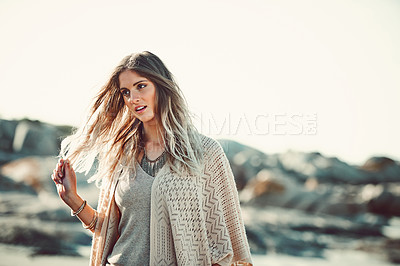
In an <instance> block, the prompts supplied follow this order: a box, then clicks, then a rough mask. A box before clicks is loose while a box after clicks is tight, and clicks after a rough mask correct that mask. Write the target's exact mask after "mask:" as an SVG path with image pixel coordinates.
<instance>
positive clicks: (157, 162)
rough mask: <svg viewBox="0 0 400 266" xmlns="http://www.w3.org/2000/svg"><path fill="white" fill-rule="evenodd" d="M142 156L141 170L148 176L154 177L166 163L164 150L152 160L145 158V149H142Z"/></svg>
mask: <svg viewBox="0 0 400 266" xmlns="http://www.w3.org/2000/svg"><path fill="white" fill-rule="evenodd" d="M143 151H144V154H143V158H142V160H141V161H140V166H141V167H142V169H143V170H144V171H145V172H146V173H147V174H148V175H150V176H152V177H155V176H156V174H157V173H158V171H160V169H161V168H162V167H163V166H164V164H165V162H166V161H167V154H166V152H165V150H164V151H163V152H162V153H161V155H160V156H158V157H157V158H156V159H154V160H150V159H149V158H147V154H146V149H144V148H143Z"/></svg>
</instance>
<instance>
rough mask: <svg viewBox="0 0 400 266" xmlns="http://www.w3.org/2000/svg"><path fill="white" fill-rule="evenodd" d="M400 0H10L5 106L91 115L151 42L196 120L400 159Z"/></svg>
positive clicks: (4, 10)
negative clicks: (109, 83)
mask: <svg viewBox="0 0 400 266" xmlns="http://www.w3.org/2000/svg"><path fill="white" fill-rule="evenodd" d="M398 14H400V2H399V1H396V0H392V1H390V0H387V1H386V0H374V1H373V0H365V1H361V0H360V1H353V0H337V1H324V0H322V1H309V0H308V1H307V0H306V1H296V0H282V1H278V0H275V1H273V0H249V1H236V0H234V1H228V0H214V1H213V0H203V1H177V0H172V1H154V0H150V1H132V0H131V1H118V0H117V1H113V2H112V3H111V2H110V1H76V0H71V1H22V0H0V36H1V42H0V92H1V94H0V95H1V96H0V118H3V119H19V118H23V117H27V118H30V119H35V120H36V119H37V120H41V121H44V122H48V123H53V124H59V125H61V124H68V125H73V126H78V125H80V124H81V123H82V122H83V120H84V118H85V114H86V112H87V109H88V107H89V104H90V103H91V101H92V99H93V97H94V96H95V95H96V93H97V91H98V90H99V88H100V87H101V86H102V85H103V84H104V83H105V81H106V80H107V78H108V77H109V75H110V73H111V71H112V70H113V68H114V67H115V66H116V65H117V64H118V62H119V61H120V60H121V59H122V58H123V57H124V56H125V55H128V54H131V53H133V52H139V51H144V50H148V51H151V52H153V53H155V54H156V55H158V56H159V57H160V58H161V59H162V60H163V61H164V63H165V64H166V65H167V67H168V68H169V69H170V71H171V72H172V73H173V74H174V76H175V77H176V79H177V81H178V83H179V85H180V87H181V89H182V91H183V93H184V95H185V97H186V100H187V102H188V105H189V108H190V110H191V111H192V113H193V116H194V122H195V124H196V126H197V127H198V129H199V130H200V131H201V132H202V133H204V134H206V135H209V136H211V137H214V138H228V139H233V140H236V141H239V142H242V143H244V144H247V145H250V146H252V147H255V148H258V149H260V150H262V151H264V152H266V153H279V152H285V151H287V150H294V151H305V152H310V151H319V152H321V153H322V154H323V155H325V156H335V157H338V158H340V159H342V160H344V161H346V162H348V163H351V164H362V163H364V162H365V160H367V159H368V158H369V157H371V156H389V157H391V158H393V159H396V160H400V142H399V140H398V139H399V137H398V136H400V124H399V119H398V116H399V114H400V50H399V49H398V47H400V16H399V15H398Z"/></svg>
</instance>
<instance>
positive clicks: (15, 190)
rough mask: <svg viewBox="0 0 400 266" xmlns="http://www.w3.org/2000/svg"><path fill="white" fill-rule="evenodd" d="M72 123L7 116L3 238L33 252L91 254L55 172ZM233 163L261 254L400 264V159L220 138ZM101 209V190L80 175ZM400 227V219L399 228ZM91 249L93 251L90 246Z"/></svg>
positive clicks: (0, 182) (1, 171) (0, 163)
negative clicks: (346, 158)
mask: <svg viewBox="0 0 400 266" xmlns="http://www.w3.org/2000/svg"><path fill="white" fill-rule="evenodd" d="M71 130H72V128H71V127H69V126H54V125H50V124H45V123H42V122H40V121H31V120H27V119H25V120H19V121H18V120H0V226H1V228H2V230H1V231H0V243H1V246H3V247H5V246H8V245H11V246H15V247H18V246H21V247H27V248H29V250H30V251H29V252H30V253H31V255H65V256H75V257H79V256H82V252H80V251H79V250H80V249H81V248H82V247H87V248H88V247H89V246H90V243H91V236H90V234H89V233H88V232H86V230H84V229H83V228H82V227H81V225H80V223H79V221H77V220H76V219H75V218H74V217H71V216H70V214H69V210H68V208H67V207H66V206H64V205H63V204H62V203H61V201H60V200H59V199H58V196H57V194H56V190H55V187H54V185H53V184H52V181H51V179H50V175H51V172H52V169H53V167H54V165H55V163H56V161H57V158H56V156H57V153H58V150H59V145H60V141H61V139H62V138H63V137H64V136H66V135H68V134H70V132H71ZM220 143H221V145H222V146H223V148H224V150H225V152H226V154H227V157H228V159H229V161H230V163H231V166H232V169H233V171H234V175H235V178H236V182H237V186H238V190H239V195H240V199H241V204H242V209H243V216H244V220H245V225H246V230H247V234H248V238H249V243H250V246H251V251H252V253H253V254H259V255H267V256H268V255H270V256H274V254H282V255H285V256H286V255H287V256H293V257H298V258H322V259H323V258H326V257H327V255H326V254H327V253H329V251H330V250H344V251H345V250H347V251H349V250H353V251H357V252H365V253H368V254H376V255H379V256H381V257H382V258H383V259H385V260H386V261H387V263H392V264H396V263H400V236H399V235H394V234H390V233H387V231H388V230H386V229H388V228H390V227H391V226H392V225H391V221H393V220H394V219H399V216H400V165H399V162H397V161H394V160H392V159H390V158H385V157H373V158H371V159H369V160H368V161H367V162H365V164H364V165H361V166H353V165H349V164H347V163H345V162H343V161H341V160H339V159H338V158H328V157H325V156H323V155H322V154H320V153H318V152H315V153H303V152H295V151H288V152H286V153H282V154H265V153H263V152H261V151H258V150H256V149H254V148H251V147H248V146H245V145H242V144H240V143H237V142H233V141H230V140H220ZM78 179H79V181H78V182H79V184H78V187H79V193H81V194H82V195H85V198H87V199H88V201H89V203H90V204H91V205H93V206H96V204H97V195H98V190H97V188H96V187H95V185H94V184H88V183H87V182H86V177H85V176H83V175H79V176H78ZM392 227H393V226H392ZM86 250H87V249H86Z"/></svg>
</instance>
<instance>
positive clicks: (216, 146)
mask: <svg viewBox="0 0 400 266" xmlns="http://www.w3.org/2000/svg"><path fill="white" fill-rule="evenodd" d="M199 135H200V140H201V144H202V148H203V151H204V155H206V156H207V157H210V156H211V157H214V156H218V155H221V154H223V153H224V150H223V149H222V146H221V144H220V143H219V142H218V141H217V140H215V139H213V138H211V137H208V136H205V135H203V134H199Z"/></svg>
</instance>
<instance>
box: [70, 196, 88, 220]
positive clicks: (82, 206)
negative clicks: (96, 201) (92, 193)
mask: <svg viewBox="0 0 400 266" xmlns="http://www.w3.org/2000/svg"><path fill="white" fill-rule="evenodd" d="M86 203H87V201H86V200H84V201H83V203H82V205H81V206H80V207H79V209H78V210H77V211H76V212H74V211H73V210H71V216H77V215H78V214H80V213H81V211H83V208H85V206H86Z"/></svg>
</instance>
